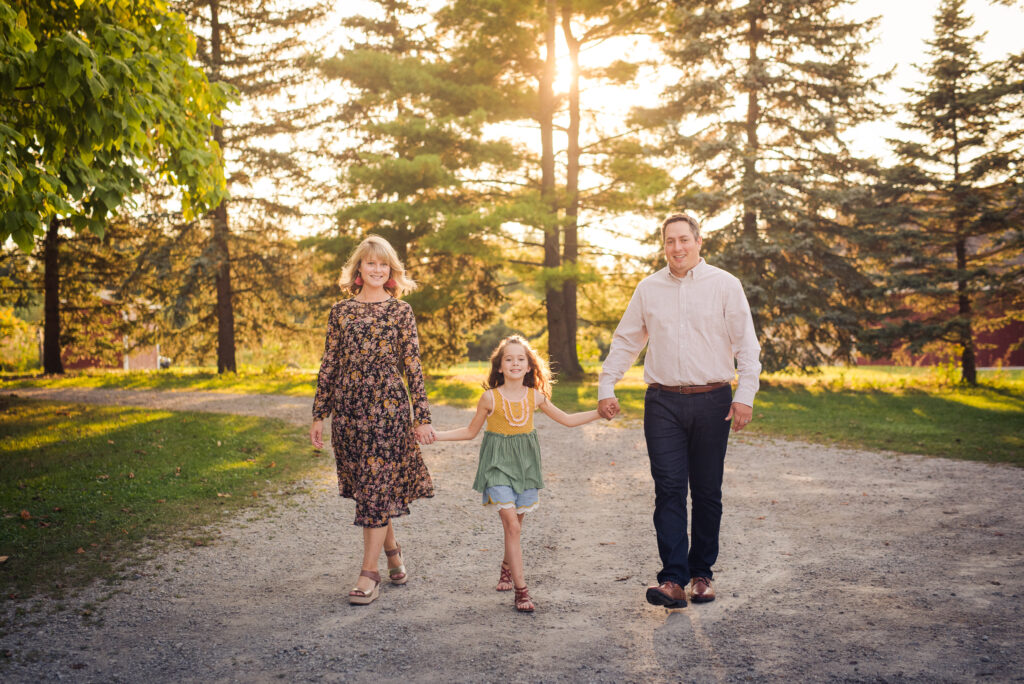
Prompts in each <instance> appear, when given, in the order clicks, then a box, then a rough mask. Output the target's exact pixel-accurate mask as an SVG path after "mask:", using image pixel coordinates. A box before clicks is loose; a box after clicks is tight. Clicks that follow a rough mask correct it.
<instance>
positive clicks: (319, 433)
mask: <svg viewBox="0 0 1024 684" xmlns="http://www.w3.org/2000/svg"><path fill="white" fill-rule="evenodd" d="M309 441H310V442H312V443H313V446H314V447H316V448H317V449H323V448H324V421H322V420H314V421H313V427H311V428H309Z"/></svg>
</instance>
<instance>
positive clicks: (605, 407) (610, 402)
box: [597, 397, 619, 420]
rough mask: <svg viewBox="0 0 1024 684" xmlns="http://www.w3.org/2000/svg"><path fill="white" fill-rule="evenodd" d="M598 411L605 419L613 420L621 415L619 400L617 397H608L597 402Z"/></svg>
mask: <svg viewBox="0 0 1024 684" xmlns="http://www.w3.org/2000/svg"><path fill="white" fill-rule="evenodd" d="M597 412H598V414H599V415H600V416H601V417H602V418H604V419H605V420H611V419H612V418H614V417H615V416H617V415H619V400H618V399H616V398H615V397H608V398H607V399H602V400H601V401H599V402H597Z"/></svg>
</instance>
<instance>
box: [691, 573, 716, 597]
mask: <svg viewBox="0 0 1024 684" xmlns="http://www.w3.org/2000/svg"><path fill="white" fill-rule="evenodd" d="M690 600H691V601H693V602H694V603H707V602H709V601H714V600H715V590H714V589H713V588H712V587H711V580H709V579H708V578H707V577H694V578H693V579H692V580H690Z"/></svg>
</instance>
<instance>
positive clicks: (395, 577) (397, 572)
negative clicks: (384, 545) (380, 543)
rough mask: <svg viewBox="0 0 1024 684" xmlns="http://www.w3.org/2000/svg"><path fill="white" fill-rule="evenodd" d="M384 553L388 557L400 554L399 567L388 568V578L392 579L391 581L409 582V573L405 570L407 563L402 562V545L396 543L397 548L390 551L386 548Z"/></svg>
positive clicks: (397, 582)
mask: <svg viewBox="0 0 1024 684" xmlns="http://www.w3.org/2000/svg"><path fill="white" fill-rule="evenodd" d="M384 555H385V556H387V557H388V558H394V557H395V556H398V567H397V568H388V578H389V579H390V580H391V583H392V584H405V583H406V582H408V581H409V574H408V573H407V572H406V571H405V563H403V562H402V561H403V559H402V547H401V546H398V545H396V546H395V548H393V549H391V550H390V551H388V550H387V549H384Z"/></svg>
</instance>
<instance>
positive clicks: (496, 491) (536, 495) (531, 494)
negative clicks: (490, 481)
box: [482, 485, 540, 513]
mask: <svg viewBox="0 0 1024 684" xmlns="http://www.w3.org/2000/svg"><path fill="white" fill-rule="evenodd" d="M482 503H483V505H484V506H497V507H498V508H515V509H516V513H532V512H533V511H535V510H537V506H539V505H540V492H539V490H538V489H537V488H536V487H534V488H533V489H524V490H523V491H522V492H520V493H518V494H516V492H515V490H514V489H512V488H511V487H509V486H508V485H495V486H494V487H488V488H487V489H485V490H484V495H483V502H482Z"/></svg>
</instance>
